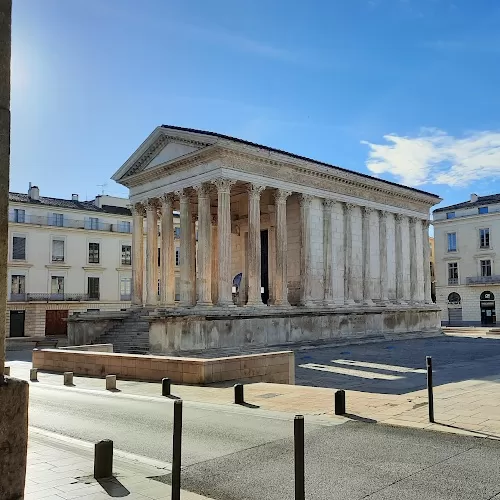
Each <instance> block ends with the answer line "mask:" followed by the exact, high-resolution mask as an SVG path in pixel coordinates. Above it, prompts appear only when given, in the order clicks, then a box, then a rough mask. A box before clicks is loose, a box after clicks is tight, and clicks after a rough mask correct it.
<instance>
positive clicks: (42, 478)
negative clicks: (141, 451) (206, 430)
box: [24, 428, 206, 500]
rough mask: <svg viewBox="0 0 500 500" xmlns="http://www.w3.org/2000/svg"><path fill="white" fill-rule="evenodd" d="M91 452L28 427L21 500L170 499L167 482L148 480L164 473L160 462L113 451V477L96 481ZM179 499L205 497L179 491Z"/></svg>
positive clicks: (88, 447) (83, 445)
mask: <svg viewBox="0 0 500 500" xmlns="http://www.w3.org/2000/svg"><path fill="white" fill-rule="evenodd" d="M93 453H94V450H93V445H92V444H91V443H85V442H83V441H79V440H75V439H71V438H65V437H62V436H57V435H54V434H51V433H47V432H44V431H40V430H38V429H33V428H30V434H29V441H28V467H27V472H26V488H25V496H24V500H56V499H57V500H62V499H66V500H71V499H82V500H83V499H85V500H107V499H109V498H110V497H126V498H127V499H130V500H160V499H161V500H165V499H167V498H170V493H171V490H170V486H169V485H167V484H163V483H160V482H158V481H156V480H154V479H149V478H151V477H155V476H160V475H164V474H165V473H166V468H165V467H161V465H162V464H154V463H152V461H148V460H147V459H144V460H142V459H141V458H140V457H137V458H136V459H134V458H133V457H126V456H123V455H124V454H122V456H121V455H120V454H119V453H115V457H114V468H113V473H114V478H112V479H109V480H101V481H99V482H98V481H97V480H95V479H94V477H93V467H94V465H93V464H94V462H93ZM150 462H151V463H150ZM167 470H169V469H167ZM181 498H182V499H183V500H203V499H206V497H203V496H200V495H196V494H194V493H189V492H185V491H183V492H182V494H181Z"/></svg>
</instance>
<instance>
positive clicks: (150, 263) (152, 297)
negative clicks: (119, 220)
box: [146, 198, 158, 307]
mask: <svg viewBox="0 0 500 500" xmlns="http://www.w3.org/2000/svg"><path fill="white" fill-rule="evenodd" d="M146 225H147V231H148V232H147V237H146V305H148V306H150V307H151V306H156V305H157V304H158V200H157V199H156V198H153V199H151V200H149V201H148V203H147V205H146Z"/></svg>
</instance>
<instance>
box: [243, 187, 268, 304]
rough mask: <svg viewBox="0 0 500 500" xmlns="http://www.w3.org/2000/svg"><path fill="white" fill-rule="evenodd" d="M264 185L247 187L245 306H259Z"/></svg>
mask: <svg viewBox="0 0 500 500" xmlns="http://www.w3.org/2000/svg"><path fill="white" fill-rule="evenodd" d="M264 189H265V186H259V185H257V184H250V186H249V187H248V300H247V306H254V307H257V306H258V307H260V306H264V305H265V304H264V303H263V302H262V295H261V291H260V290H261V282H260V274H261V267H262V266H261V262H260V258H261V248H260V195H261V193H262V191H264Z"/></svg>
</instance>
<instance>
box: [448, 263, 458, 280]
mask: <svg viewBox="0 0 500 500" xmlns="http://www.w3.org/2000/svg"><path fill="white" fill-rule="evenodd" d="M448 285H458V262H449V263H448Z"/></svg>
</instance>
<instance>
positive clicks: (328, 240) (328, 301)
mask: <svg viewBox="0 0 500 500" xmlns="http://www.w3.org/2000/svg"><path fill="white" fill-rule="evenodd" d="M334 206H335V202H334V201H333V200H323V283H324V294H323V302H324V304H325V306H334V305H335V300H334V283H333V279H334V275H333V266H334V261H333V246H334V245H333V219H334V218H333V207H334Z"/></svg>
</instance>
